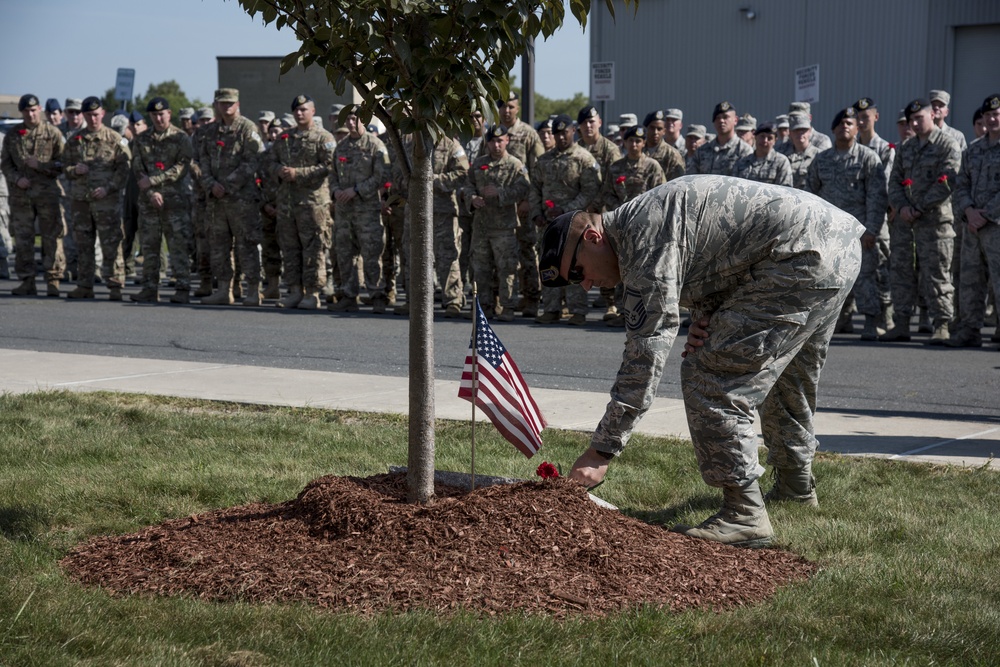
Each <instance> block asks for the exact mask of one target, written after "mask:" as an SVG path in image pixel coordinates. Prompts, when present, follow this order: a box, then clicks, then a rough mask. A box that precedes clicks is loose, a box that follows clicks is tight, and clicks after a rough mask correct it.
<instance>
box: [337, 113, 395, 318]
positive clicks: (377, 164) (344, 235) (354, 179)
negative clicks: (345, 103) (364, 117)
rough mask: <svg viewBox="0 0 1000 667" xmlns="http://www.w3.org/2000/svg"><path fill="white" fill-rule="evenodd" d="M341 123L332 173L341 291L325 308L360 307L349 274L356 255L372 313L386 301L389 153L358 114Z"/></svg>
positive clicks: (352, 280)
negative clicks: (342, 134) (384, 195)
mask: <svg viewBox="0 0 1000 667" xmlns="http://www.w3.org/2000/svg"><path fill="white" fill-rule="evenodd" d="M345 122H346V124H347V129H348V135H347V138H345V139H344V140H343V141H341V142H339V143H338V144H337V148H336V151H335V152H334V155H333V170H332V171H331V172H330V192H331V193H332V195H333V199H334V211H335V213H334V221H333V235H334V246H335V247H336V250H337V267H338V269H339V270H340V281H341V289H342V290H343V296H342V297H341V298H340V299H338V300H337V302H336V303H331V304H330V305H329V306H327V310H329V311H331V312H351V311H356V310H357V309H358V285H357V281H356V280H355V279H354V278H353V277H352V275H351V274H352V272H355V271H357V269H356V267H355V264H354V261H355V258H357V257H358V256H360V257H361V261H362V263H363V271H364V277H365V287H366V288H367V290H368V294H369V296H370V297H371V302H372V312H374V313H384V312H385V308H386V306H387V305H388V303H389V300H388V298H387V297H386V293H385V279H384V277H383V276H382V251H383V250H384V249H385V228H384V227H383V226H382V218H381V214H382V202H381V200H380V199H379V189H380V188H381V187H382V185H383V184H384V183H385V182H386V180H387V177H388V176H389V173H390V171H389V152H388V151H387V150H386V148H385V144H383V143H382V141H381V140H380V139H379V138H378V137H376V136H375V135H373V134H371V133H369V132H368V131H367V129H366V128H365V126H364V123H362V122H361V120H360V119H358V116H357V114H355V113H351V114H350V115H348V116H347V119H346V121H345Z"/></svg>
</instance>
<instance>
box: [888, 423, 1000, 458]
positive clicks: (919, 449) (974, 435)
mask: <svg viewBox="0 0 1000 667" xmlns="http://www.w3.org/2000/svg"><path fill="white" fill-rule="evenodd" d="M997 431H1000V428H991V429H989V430H988V431H980V432H979V433H970V434H969V435H963V436H961V437H958V438H952V439H951V440H942V441H941V442H935V443H934V444H931V445H924V446H923V447H917V448H916V449H911V450H910V451H908V452H903V453H902V454H893V455H892V456H890V457H889V458H890V459H898V458H901V457H903V456H913V455H914V454H919V453H920V452H926V451H927V450H928V449H934V448H935V447H940V446H942V445H947V444H949V443H952V442H960V441H962V440H969V439H970V438H978V437H979V436H981V435H989V434H990V433H996V432H997Z"/></svg>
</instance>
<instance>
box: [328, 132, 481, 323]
mask: <svg viewBox="0 0 1000 667" xmlns="http://www.w3.org/2000/svg"><path fill="white" fill-rule="evenodd" d="M383 143H384V144H385V148H386V151H387V152H388V153H389V174H388V180H386V181H385V182H384V183H383V184H382V189H381V198H382V206H383V208H382V225H383V226H384V227H385V237H386V243H385V248H386V249H385V250H384V251H383V253H382V262H383V265H382V275H383V276H385V290H386V295H387V296H388V297H389V302H390V303H392V302H394V301H395V299H396V282H397V278H396V276H397V274H398V275H399V276H400V278H399V280H401V281H402V282H403V284H404V285H405V284H406V281H407V280H408V279H409V271H410V263H409V254H410V249H409V248H408V247H406V246H405V244H404V243H403V235H404V233H405V232H406V196H407V194H408V190H409V188H408V185H407V179H406V177H405V176H404V175H403V167H402V165H401V164H400V161H399V157H398V156H397V154H396V149H395V147H394V146H393V145H392V143H391V142H390V141H383ZM470 224H471V216H470ZM469 237H470V239H471V237H472V228H471V227H470V228H469ZM407 240H409V237H407ZM397 262H398V266H397ZM338 280H339V278H338ZM401 308H402V309H401V311H400V312H401V313H404V312H408V311H407V310H406V308H407V307H405V306H402V307H401Z"/></svg>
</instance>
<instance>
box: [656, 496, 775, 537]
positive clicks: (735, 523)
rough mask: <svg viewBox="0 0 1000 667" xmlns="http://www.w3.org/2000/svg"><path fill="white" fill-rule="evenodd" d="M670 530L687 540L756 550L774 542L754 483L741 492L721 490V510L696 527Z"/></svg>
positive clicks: (762, 498)
mask: <svg viewBox="0 0 1000 667" xmlns="http://www.w3.org/2000/svg"><path fill="white" fill-rule="evenodd" d="M670 530H672V531H674V532H675V533H681V534H682V535H687V536H688V537H697V538H698V539H702V540H711V541H712V542H720V543H722V544H728V545H730V546H734V547H746V548H750V549H759V548H761V547H766V546H767V545H769V544H771V542H773V541H774V530H773V529H772V528H771V520H770V519H769V518H768V516H767V510H766V509H765V508H764V497H763V496H762V495H761V492H760V485H759V484H757V482H756V481H754V482H752V483H750V484H748V485H747V486H745V487H743V488H740V487H737V486H726V487H723V488H722V509H721V510H719V511H718V512H716V513H715V514H713V515H712V516H710V517H708V518H707V519H705V520H704V521H702V522H701V523H700V524H698V525H697V526H685V525H682V524H681V525H677V526H674V527H673V528H671V529H670Z"/></svg>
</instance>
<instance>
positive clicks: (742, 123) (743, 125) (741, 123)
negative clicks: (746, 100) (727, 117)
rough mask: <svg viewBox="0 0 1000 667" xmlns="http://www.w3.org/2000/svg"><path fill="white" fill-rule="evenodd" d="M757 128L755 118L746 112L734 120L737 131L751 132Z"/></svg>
mask: <svg viewBox="0 0 1000 667" xmlns="http://www.w3.org/2000/svg"><path fill="white" fill-rule="evenodd" d="M756 128H757V119H756V118H754V117H753V116H751V115H750V114H748V113H745V114H743V115H742V116H740V119H739V120H738V121H736V131H737V132H752V131H753V130H755V129H756Z"/></svg>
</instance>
